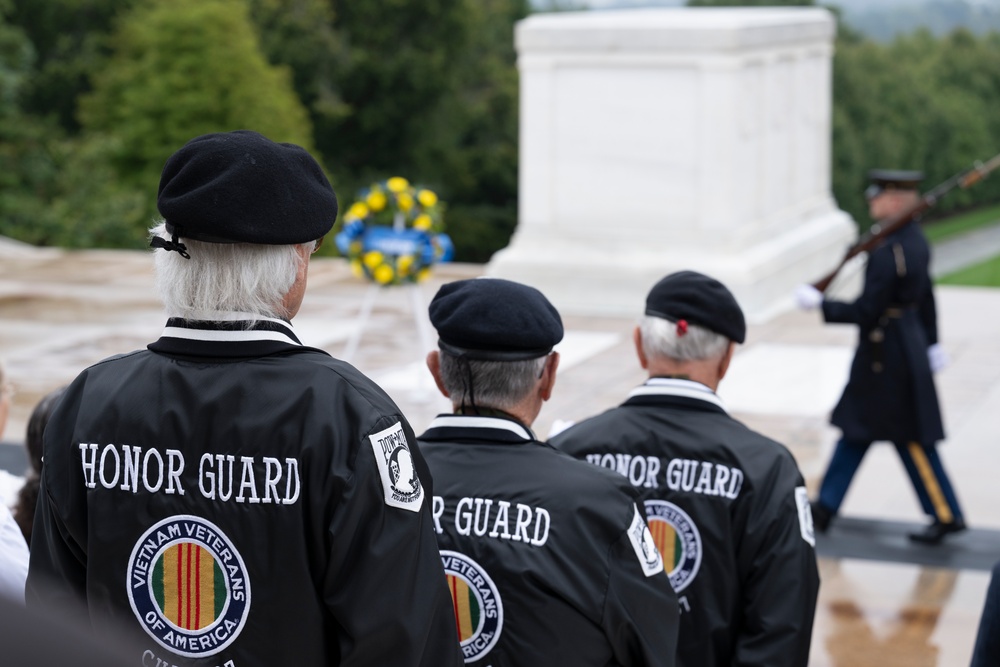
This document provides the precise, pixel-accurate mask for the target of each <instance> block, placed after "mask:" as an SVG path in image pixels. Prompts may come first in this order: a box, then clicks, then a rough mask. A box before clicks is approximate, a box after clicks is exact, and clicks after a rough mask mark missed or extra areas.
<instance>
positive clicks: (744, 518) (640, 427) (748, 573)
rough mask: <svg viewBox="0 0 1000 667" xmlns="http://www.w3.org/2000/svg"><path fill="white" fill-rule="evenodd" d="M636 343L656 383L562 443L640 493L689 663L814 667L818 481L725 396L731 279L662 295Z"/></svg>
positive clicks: (698, 281)
mask: <svg viewBox="0 0 1000 667" xmlns="http://www.w3.org/2000/svg"><path fill="white" fill-rule="evenodd" d="M634 336H635V348H636V353H637V355H638V357H639V363H640V364H641V365H642V367H643V369H645V370H646V371H647V372H648V373H649V379H648V380H647V381H646V382H645V383H644V384H643V385H641V386H639V387H637V388H635V389H634V390H633V391H632V392H631V394H629V396H628V398H627V399H626V401H625V402H624V403H622V404H621V405H620V406H618V407H616V408H613V409H611V410H608V411H607V412H605V413H603V414H600V415H598V416H596V417H593V418H591V419H587V420H584V421H583V422H581V423H579V424H577V425H575V426H573V427H571V428H569V429H568V430H566V431H563V432H562V433H560V434H558V435H557V436H555V437H554V438H553V439H552V440H551V442H552V444H553V445H555V446H556V448H558V449H561V450H563V451H565V452H567V453H569V454H572V455H573V456H575V457H577V458H580V459H585V460H587V461H590V462H591V463H594V464H596V465H600V466H605V467H608V468H611V469H614V470H616V471H617V472H619V473H620V474H622V475H624V476H625V477H626V478H628V480H629V481H630V482H631V483H632V485H633V486H634V487H635V488H636V490H638V491H639V492H640V494H641V498H642V500H643V501H644V504H645V508H646V520H647V521H648V522H649V528H650V531H651V532H652V534H653V538H654V540H655V541H656V543H657V546H658V548H659V549H660V552H661V553H662V554H663V559H664V562H665V563H666V567H667V570H668V571H669V574H670V581H671V583H672V584H673V586H674V590H675V591H677V595H678V597H679V599H680V603H681V610H682V613H681V626H680V640H679V646H678V663H677V664H678V665H681V666H682V667H723V666H724V665H725V666H728V665H768V666H769V667H781V666H784V667H805V665H806V664H807V663H808V661H809V643H810V635H811V634H812V623H813V615H814V613H815V610H816V597H817V594H818V591H819V574H818V571H817V567H816V553H815V550H814V545H815V539H814V536H813V526H812V517H811V515H810V512H809V499H808V496H807V494H806V488H805V483H804V482H803V479H802V475H801V473H800V472H799V469H798V466H797V465H796V463H795V459H793V458H792V455H791V454H790V453H789V452H788V450H787V449H785V448H784V447H783V446H782V445H780V444H779V443H777V442H774V441H773V440H770V439H768V438H766V437H764V436H763V435H760V434H758V433H755V432H753V431H751V430H750V429H748V428H747V427H746V426H744V425H743V424H741V423H740V422H738V421H737V420H735V419H733V418H732V417H731V416H730V415H729V413H728V412H726V409H725V406H724V405H723V403H722V401H721V400H720V399H719V397H718V396H717V395H716V391H717V390H718V387H719V384H720V383H721V382H722V379H723V378H724V377H725V375H726V372H727V371H728V369H729V364H730V361H731V360H732V358H733V353H734V351H735V349H736V345H737V344H739V343H742V342H743V341H744V340H745V338H746V322H745V319H744V317H743V311H742V310H741V309H740V306H739V304H738V303H737V302H736V299H735V298H734V297H733V295H732V293H730V291H729V290H728V289H726V287H725V286H724V285H723V284H722V283H720V282H719V281H717V280H715V279H713V278H710V277H708V276H705V275H702V274H700V273H696V272H694V271H680V272H678V273H673V274H671V275H669V276H667V277H665V278H663V279H662V280H660V281H659V282H658V283H657V284H656V285H654V286H653V288H652V290H650V292H649V295H648V296H647V298H646V311H645V317H643V318H642V320H641V321H640V324H639V325H638V326H637V327H636V329H635V334H634Z"/></svg>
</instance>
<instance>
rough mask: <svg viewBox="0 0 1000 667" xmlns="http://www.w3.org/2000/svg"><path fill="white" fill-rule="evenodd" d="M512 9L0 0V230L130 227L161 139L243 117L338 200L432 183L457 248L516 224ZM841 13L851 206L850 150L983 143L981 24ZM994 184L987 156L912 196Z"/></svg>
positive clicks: (954, 198)
mask: <svg viewBox="0 0 1000 667" xmlns="http://www.w3.org/2000/svg"><path fill="white" fill-rule="evenodd" d="M553 4H554V5H558V6H560V7H568V6H572V5H573V3H572V2H564V1H563V0H559V1H558V2H555V3H553ZM689 4H691V5H702V6H707V5H718V6H721V5H813V4H816V3H815V2H811V1H794V0H793V1H788V0H786V1H785V2H780V1H774V0H772V1H770V2H768V1H753V0H692V2H690V3H689ZM528 11H529V5H528V1H527V0H422V1H421V2H417V1H416V0H357V1H348V0H340V1H339V2H334V1H333V0H171V1H170V2H164V1H163V0H0V233H2V234H7V235H11V236H15V237H17V238H21V239H24V240H28V241H31V242H34V243H40V244H60V245H68V246H75V247H86V246H87V245H102V246H118V247H121V246H124V247H139V246H141V245H143V244H144V238H145V234H144V231H143V230H144V229H145V228H146V227H147V226H148V225H149V224H150V222H151V221H152V217H153V215H154V208H153V198H154V197H155V191H156V183H157V180H158V176H159V170H160V167H161V166H162V164H163V161H164V160H165V159H166V157H167V156H168V155H169V154H170V153H171V152H172V151H173V150H175V149H176V148H177V147H178V146H179V145H180V144H182V143H183V142H184V141H186V140H187V139H188V138H190V137H192V136H194V135H196V134H200V133H203V132H209V131H216V130H226V129H235V128H238V127H248V128H252V129H257V130H259V131H261V132H263V133H264V134H267V135H269V136H271V137H272V138H275V139H279V140H288V141H294V142H296V143H300V144H303V145H305V146H307V147H310V148H311V149H312V150H314V151H315V153H316V154H317V156H318V157H320V158H321V159H322V160H323V162H324V164H325V166H326V167H327V169H328V171H329V173H330V174H331V176H332V179H333V181H334V185H335V187H336V189H337V191H338V193H339V195H340V198H341V201H342V203H343V204H344V205H345V207H346V205H347V204H349V202H350V201H351V200H352V199H353V196H354V193H355V190H356V189H357V188H358V187H360V186H364V185H367V184H368V183H370V182H372V181H375V180H381V179H384V178H386V177H389V176H394V175H400V176H405V177H407V178H408V179H410V180H411V181H413V182H418V183H422V184H424V185H426V186H427V187H430V188H432V189H433V190H434V191H435V192H437V193H438V194H439V196H440V197H441V199H442V200H443V201H444V202H446V203H447V205H448V212H447V215H446V218H445V223H446V227H447V231H448V233H449V234H450V235H451V236H452V238H453V239H454V241H455V244H456V247H457V259H459V260H463V261H485V260H487V259H489V257H490V256H491V255H492V254H493V253H494V252H495V251H496V250H498V249H499V248H501V247H503V246H504V245H505V244H506V243H507V240H508V238H509V236H510V234H511V232H512V231H513V229H514V226H515V224H516V215H517V151H518V135H517V120H518V119H517V116H518V79H517V70H516V67H515V57H516V54H515V53H514V42H513V27H514V23H515V22H516V21H517V20H518V19H520V18H522V17H524V16H525V15H526V14H527V13H528ZM840 23H841V24H840V26H839V28H838V37H837V44H836V55H835V58H834V72H833V87H834V108H833V155H832V160H833V191H834V195H835V197H836V199H837V201H838V203H839V205H840V206H841V207H842V208H844V209H846V210H847V211H849V212H850V213H851V214H852V215H854V217H855V219H857V220H858V221H859V222H860V223H861V224H862V226H864V225H866V224H867V222H868V220H867V211H866V208H865V204H864V201H863V199H862V196H861V192H862V190H863V189H864V187H865V185H866V182H865V174H866V172H867V170H868V169H870V168H872V167H899V168H913V169H922V170H924V171H925V172H926V173H927V181H926V187H927V188H930V187H931V186H933V185H935V184H936V183H938V182H940V181H942V180H944V179H945V178H947V177H948V176H950V175H951V174H953V173H955V172H957V171H959V170H962V169H965V168H968V167H969V166H971V164H972V163H973V161H974V160H976V159H985V158H988V157H991V156H992V154H993V153H995V152H998V151H1000V114H997V113H995V111H994V110H995V109H997V108H1000V35H997V34H988V35H974V34H972V33H970V32H966V31H957V32H951V33H949V34H947V35H944V36H938V35H935V34H932V33H930V32H917V33H912V34H908V35H906V36H903V37H899V38H897V39H895V40H893V41H892V42H891V43H878V42H875V41H871V40H869V39H867V38H865V37H863V36H862V35H860V34H859V33H857V32H855V31H853V30H851V29H850V28H849V27H847V26H846V25H844V24H843V22H840ZM998 201H1000V174H997V175H994V176H993V177H992V178H990V179H989V180H987V182H985V183H983V184H980V185H977V186H976V187H975V188H973V189H971V190H969V191H967V192H955V193H953V194H952V195H950V196H949V197H947V198H946V199H944V200H943V201H941V202H940V203H939V204H938V206H937V207H936V208H935V209H934V211H933V213H932V215H934V216H940V215H944V214H946V213H948V212H951V211H956V210H963V209H968V208H973V207H976V206H978V205H981V204H983V203H989V202H998ZM332 248H333V244H332V243H330V244H327V246H326V247H325V248H324V249H323V252H332Z"/></svg>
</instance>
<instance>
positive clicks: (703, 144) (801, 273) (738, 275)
mask: <svg viewBox="0 0 1000 667" xmlns="http://www.w3.org/2000/svg"><path fill="white" fill-rule="evenodd" d="M835 29H836V25H835V21H834V18H833V16H832V14H830V12H828V11H827V10H825V9H821V8H784V9H776V8H734V9H719V8H697V9H660V10H653V9H649V10H620V11H607V12H566V13H554V14H544V15H538V14H536V15H533V16H530V17H529V18H527V19H526V20H524V21H522V22H520V23H519V24H518V26H517V29H516V38H515V39H516V43H517V49H518V69H519V71H520V81H521V84H520V85H521V98H520V100H521V102H520V103H521V113H520V166H519V209H518V228H517V231H516V233H515V235H514V237H513V239H512V241H511V244H510V246H509V247H508V248H506V249H505V250H502V251H501V252H499V253H497V254H496V255H495V256H494V258H493V259H492V260H491V261H490V264H489V266H488V268H487V273H488V274H490V275H494V276H500V277H505V278H510V279H514V280H519V281H522V282H526V283H529V284H532V285H534V286H536V287H538V288H539V289H541V290H542V291H543V292H545V293H546V294H547V295H548V296H549V298H550V299H552V301H553V302H554V303H555V304H556V306H557V307H559V308H560V309H561V310H563V311H564V312H566V313H572V314H581V315H638V314H639V313H640V312H641V310H640V306H641V304H642V301H643V298H644V296H645V294H646V292H647V291H648V290H649V288H650V287H651V286H652V285H653V284H654V283H655V282H656V281H657V280H658V279H660V278H661V277H663V276H664V275H666V274H668V273H670V272H672V271H676V270H680V269H694V270H698V271H702V272H704V273H708V274H710V275H712V276H714V277H716V278H718V279H719V280H721V281H723V282H724V283H726V284H727V285H728V286H729V287H730V288H731V289H732V290H733V292H734V293H735V294H736V296H737V299H739V301H740V303H741V305H742V306H743V308H744V310H745V311H746V313H747V316H748V318H749V319H750V320H751V321H762V320H765V319H767V318H769V317H771V316H773V315H774V314H776V313H778V312H781V311H782V310H784V309H786V308H788V307H789V306H791V294H792V292H793V290H794V287H795V286H796V285H797V284H798V283H802V282H812V281H814V280H816V279H818V278H819V277H821V276H822V275H823V274H824V273H825V272H827V271H828V270H830V269H831V268H832V267H833V266H835V265H836V264H837V262H838V261H839V260H840V258H841V256H842V255H843V252H844V251H845V249H846V248H847V247H848V245H849V244H850V243H851V241H852V240H853V239H854V237H855V236H856V230H855V227H854V225H853V223H852V221H851V220H850V218H849V217H848V216H847V214H845V213H843V212H842V211H840V210H838V209H837V206H836V203H835V202H834V200H833V198H832V196H831V194H830V128H831V100H830V95H831V93H830V88H831V57H832V53H833V37H834V33H835ZM859 196H860V194H859Z"/></svg>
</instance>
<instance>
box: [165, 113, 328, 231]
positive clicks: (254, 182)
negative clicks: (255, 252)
mask: <svg viewBox="0 0 1000 667" xmlns="http://www.w3.org/2000/svg"><path fill="white" fill-rule="evenodd" d="M156 207H157V208H158V209H159V211H160V214H161V215H162V216H163V218H164V220H165V221H166V223H167V231H169V232H171V233H175V234H176V235H177V236H179V237H181V238H189V239H195V240H197V241H208V242H212V243H262V244H271V245H291V244H295V243H307V242H309V241H315V240H316V239H318V238H320V237H321V236H323V235H324V234H326V233H327V232H329V231H330V229H331V228H332V227H333V223H334V221H335V220H336V218H337V196H336V195H335V194H334V192H333V187H331V186H330V181H328V180H327V178H326V176H325V175H324V174H323V170H322V169H320V166H319V164H317V162H316V160H314V159H313V157H312V156H311V155H309V153H308V152H306V150H305V149H304V148H302V147H300V146H296V145H295V144H279V143H275V142H273V141H271V140H270V139H268V138H266V137H264V136H262V135H260V134H257V133H256V132H250V131H248V130H237V131H235V132H222V133H216V134H206V135H203V136H200V137H195V138H194V139H192V140H191V141H189V142H187V143H186V144H184V146H182V147H181V149H180V150H178V151H177V152H176V153H174V154H173V155H171V156H170V158H169V159H168V160H167V162H166V164H165V165H164V166H163V174H162V175H161V176H160V189H159V193H158V195H157V199H156Z"/></svg>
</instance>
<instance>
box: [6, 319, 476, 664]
mask: <svg viewBox="0 0 1000 667" xmlns="http://www.w3.org/2000/svg"><path fill="white" fill-rule="evenodd" d="M235 319H238V316H235V315H234V316H233V317H232V318H230V321H221V322H188V321H184V320H178V319H171V320H170V321H169V322H168V323H167V327H166V329H165V331H164V333H163V335H162V337H161V338H160V339H159V340H158V341H156V342H155V343H152V344H151V345H149V346H148V349H147V350H142V351H137V352H133V353H131V354H126V355H122V356H117V357H112V358H110V359H107V360H105V361H102V362H100V363H98V364H96V365H94V366H92V367H90V368H88V369H87V370H85V371H84V372H83V373H82V374H81V375H80V376H79V377H78V378H77V379H76V380H75V381H74V382H73V383H72V384H71V385H70V387H69V388H68V389H67V391H66V393H65V394H64V396H63V398H62V400H61V401H60V403H59V405H58V407H57V408H56V410H55V412H54V414H53V415H52V418H51V421H50V422H49V423H48V426H47V427H46V429H45V445H44V449H45V462H44V465H43V469H42V482H41V492H40V498H39V503H38V509H37V516H36V521H35V527H34V540H33V542H32V554H31V562H30V569H29V574H28V586H27V595H26V597H27V601H28V604H29V607H30V606H38V607H40V608H50V607H51V606H52V605H64V604H69V603H71V599H72V600H79V599H83V600H84V601H85V603H86V606H87V609H88V611H89V615H90V623H91V624H92V626H93V627H94V629H95V630H96V631H97V632H98V633H99V635H98V636H104V637H114V636H115V633H117V632H118V631H119V630H120V629H122V628H124V629H125V630H126V631H127V630H129V629H134V630H135V633H136V634H137V635H138V636H139V639H140V640H141V643H142V646H143V647H144V648H143V652H142V654H141V655H136V656H135V664H137V665H139V664H141V665H144V666H154V667H163V666H167V665H175V664H176V665H196V666H199V667H201V666H203V667H209V666H212V667H214V666H216V665H218V666H219V667H222V666H223V665H226V666H229V667H254V666H265V665H266V666H273V665H295V666H296V667H320V666H323V667H328V666H330V665H345V666H346V665H359V666H360V665H365V666H371V665H393V666H394V667H395V666H397V665H410V666H414V667H417V666H423V667H440V666H441V665H460V664H461V657H460V653H459V651H458V649H457V638H456V634H455V622H454V617H453V615H452V611H451V600H450V599H449V597H448V594H447V589H446V588H445V578H444V573H443V570H442V568H441V561H440V556H439V554H438V551H437V547H436V543H435V536H434V532H433V529H432V528H433V523H432V519H431V513H430V509H431V502H430V498H429V496H430V486H429V483H430V475H429V473H428V471H427V467H426V464H425V462H424V459H423V458H422V457H421V455H420V452H419V451H418V450H417V447H416V444H415V438H414V435H413V432H412V430H411V428H410V426H409V424H408V423H407V422H406V420H405V419H404V418H403V416H402V415H401V414H400V412H399V409H398V408H397V407H396V406H395V405H394V404H393V403H392V401H391V400H390V399H389V398H388V397H387V396H386V395H385V394H384V393H383V392H382V391H381V390H380V389H379V388H378V387H377V386H376V385H375V384H374V383H372V382H371V381H370V380H369V379H368V378H366V377H365V376H363V375H362V374H361V373H359V372H358V371H357V370H355V369H354V368H353V367H351V366H350V365H348V364H346V363H344V362H342V361H338V360H335V359H333V358H331V357H330V356H329V355H327V354H326V353H325V352H322V351H320V350H315V349H311V348H307V347H303V346H302V345H301V344H300V343H299V341H298V339H297V338H296V336H295V333H294V331H293V329H292V327H291V325H289V324H288V323H287V322H284V321H281V320H263V321H261V322H258V323H256V324H255V325H251V324H250V323H249V322H239V321H231V320H235Z"/></svg>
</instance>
